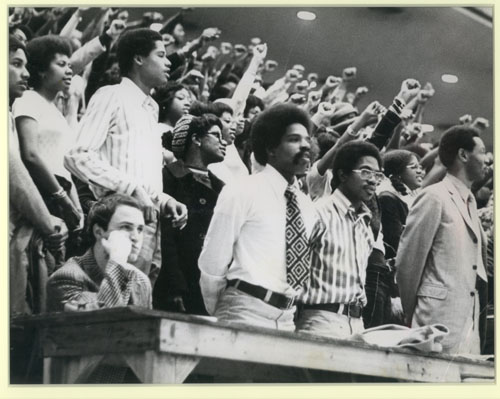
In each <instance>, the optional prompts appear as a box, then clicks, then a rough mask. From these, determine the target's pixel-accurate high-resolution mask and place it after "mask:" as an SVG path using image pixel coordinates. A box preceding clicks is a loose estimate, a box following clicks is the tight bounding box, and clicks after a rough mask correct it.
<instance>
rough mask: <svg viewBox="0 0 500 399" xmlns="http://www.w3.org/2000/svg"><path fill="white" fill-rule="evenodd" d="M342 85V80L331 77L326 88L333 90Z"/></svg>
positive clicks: (326, 83) (328, 78)
mask: <svg viewBox="0 0 500 399" xmlns="http://www.w3.org/2000/svg"><path fill="white" fill-rule="evenodd" d="M340 83H342V78H339V77H337V76H333V75H330V76H328V77H327V78H326V81H325V88H327V89H333V88H335V87H337V86H338V85H339V84H340Z"/></svg>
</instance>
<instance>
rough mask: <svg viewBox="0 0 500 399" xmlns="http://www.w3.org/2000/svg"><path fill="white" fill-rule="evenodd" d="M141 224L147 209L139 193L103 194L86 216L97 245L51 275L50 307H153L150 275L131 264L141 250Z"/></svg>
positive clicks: (49, 285) (89, 230)
mask: <svg viewBox="0 0 500 399" xmlns="http://www.w3.org/2000/svg"><path fill="white" fill-rule="evenodd" d="M143 229H144V216H143V210H142V207H141V205H140V204H139V202H138V201H137V200H136V199H134V198H132V197H130V196H127V195H123V194H113V195H110V196H107V197H103V198H101V199H100V200H99V201H98V202H97V203H95V204H94V205H93V206H92V208H91V210H90V212H89V216H88V233H89V235H90V239H91V241H92V242H93V245H92V246H91V247H90V248H89V250H88V251H87V252H86V253H85V254H84V255H83V256H75V257H73V258H71V259H69V260H68V261H67V262H66V263H65V264H64V266H63V267H61V268H60V269H59V270H57V271H56V272H55V273H54V274H53V275H52V276H51V277H50V279H49V281H48V286H47V297H48V299H47V302H48V303H47V309H48V310H49V311H80V310H95V309H99V308H110V307H116V306H127V305H137V306H144V307H148V308H151V283H150V281H149V278H148V277H147V276H146V275H145V274H144V273H143V272H141V271H140V270H139V269H137V268H136V267H135V266H133V265H131V263H132V262H134V261H135V260H136V259H137V256H138V254H139V252H140V250H141V246H142V241H143Z"/></svg>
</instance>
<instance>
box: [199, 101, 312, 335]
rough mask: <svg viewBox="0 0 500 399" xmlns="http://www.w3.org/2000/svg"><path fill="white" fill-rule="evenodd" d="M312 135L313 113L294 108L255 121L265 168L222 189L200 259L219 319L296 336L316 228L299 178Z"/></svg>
mask: <svg viewBox="0 0 500 399" xmlns="http://www.w3.org/2000/svg"><path fill="white" fill-rule="evenodd" d="M309 129H310V120H309V116H308V115H307V113H306V112H305V111H303V110H301V109H299V108H298V107H296V106H294V105H290V104H281V105H277V106H275V107H272V108H270V109H268V110H266V111H264V112H262V113H261V114H260V115H259V116H258V117H257V118H256V119H255V122H254V124H253V127H252V131H251V135H252V141H253V150H254V153H255V158H256V159H257V161H258V162H259V163H260V164H262V165H266V166H265V168H264V169H263V170H262V172H260V173H258V174H255V175H251V176H247V177H244V178H242V179H241V180H238V181H235V182H232V183H231V184H228V185H227V186H225V187H224V189H223V190H222V192H221V194H220V196H219V198H218V201H217V204H216V207H215V210H214V215H213V217H212V220H211V223H210V227H209V229H208V232H207V236H206V239H205V242H204V246H203V250H202V252H201V255H200V258H199V260H198V265H199V268H200V272H201V278H200V287H201V292H202V294H203V299H204V302H205V306H206V310H207V311H208V313H209V314H211V315H214V316H216V317H217V318H218V319H219V320H225V321H229V322H239V323H246V324H251V325H254V326H260V327H266V328H273V329H281V330H289V331H293V330H294V329H295V324H294V313H295V310H296V307H295V306H294V305H295V300H296V298H297V296H298V295H299V293H300V292H301V290H302V288H303V286H304V285H305V283H306V281H307V278H308V276H309V237H310V235H311V232H312V230H313V226H314V224H315V221H316V216H315V213H314V208H313V205H312V202H311V200H310V199H309V198H308V197H306V196H305V195H304V194H303V193H301V192H300V191H299V190H298V187H297V179H296V177H295V176H296V175H298V174H303V173H304V172H305V170H306V168H307V167H308V165H309V162H310V136H309Z"/></svg>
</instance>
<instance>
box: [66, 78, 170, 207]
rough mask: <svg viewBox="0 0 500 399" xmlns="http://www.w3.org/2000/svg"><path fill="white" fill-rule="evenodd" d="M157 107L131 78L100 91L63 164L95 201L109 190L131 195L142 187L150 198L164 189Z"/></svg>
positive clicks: (94, 97)
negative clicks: (88, 186) (88, 189)
mask: <svg viewBox="0 0 500 399" xmlns="http://www.w3.org/2000/svg"><path fill="white" fill-rule="evenodd" d="M162 163H163V155H162V143H161V136H160V135H159V134H158V104H156V102H155V101H154V100H153V99H152V98H151V96H148V95H146V94H145V93H144V92H143V91H142V90H140V89H139V87H138V86H137V85H136V84H135V83H134V82H132V81H131V80H130V79H128V78H126V77H124V78H122V81H121V83H120V84H117V85H112V86H105V87H102V88H100V89H99V90H98V91H97V92H96V93H95V94H94V95H93V96H92V98H91V100H90V103H89V105H88V108H87V111H86V113H85V115H84V116H83V117H82V120H81V121H80V124H79V131H78V138H77V143H76V146H75V147H74V148H73V149H72V150H71V151H70V152H69V153H68V154H67V155H66V157H65V166H66V167H67V168H68V169H69V170H70V171H71V172H72V173H73V174H75V175H76V176H77V177H78V178H79V179H81V180H83V181H85V182H89V183H90V189H91V190H92V192H93V193H94V194H95V195H96V197H97V198H100V197H102V196H104V195H105V194H107V193H109V192H110V191H116V192H120V193H125V194H128V195H131V194H132V193H133V192H134V190H135V188H136V187H137V186H139V185H140V186H142V187H143V188H144V189H145V190H146V192H147V193H148V194H150V196H151V198H152V200H153V201H154V200H157V199H158V196H159V193H161V192H162V191H163V183H162Z"/></svg>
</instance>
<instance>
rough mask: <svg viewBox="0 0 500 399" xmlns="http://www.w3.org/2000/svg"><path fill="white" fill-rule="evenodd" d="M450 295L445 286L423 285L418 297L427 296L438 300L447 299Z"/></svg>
mask: <svg viewBox="0 0 500 399" xmlns="http://www.w3.org/2000/svg"><path fill="white" fill-rule="evenodd" d="M447 295H448V288H446V287H445V286H443V285H434V284H422V285H421V286H420V288H419V290H418V294H417V296H427V297H430V298H436V299H445V298H446V297H447Z"/></svg>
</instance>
